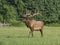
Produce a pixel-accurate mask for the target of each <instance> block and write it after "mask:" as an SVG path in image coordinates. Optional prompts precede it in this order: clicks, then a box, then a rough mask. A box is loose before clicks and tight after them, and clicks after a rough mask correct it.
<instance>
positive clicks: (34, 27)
mask: <svg viewBox="0 0 60 45" xmlns="http://www.w3.org/2000/svg"><path fill="white" fill-rule="evenodd" d="M23 22H24V23H25V24H26V26H27V27H28V28H30V32H29V35H30V34H31V36H32V37H33V31H40V32H41V36H43V26H44V22H43V21H36V20H29V19H28V18H23Z"/></svg>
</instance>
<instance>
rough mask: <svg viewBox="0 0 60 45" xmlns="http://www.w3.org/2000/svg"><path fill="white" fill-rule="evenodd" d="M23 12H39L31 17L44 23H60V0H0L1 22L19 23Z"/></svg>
mask: <svg viewBox="0 0 60 45" xmlns="http://www.w3.org/2000/svg"><path fill="white" fill-rule="evenodd" d="M25 12H27V13H30V12H34V13H36V12H40V13H41V14H42V15H37V16H34V17H33V18H34V19H36V20H43V21H44V22H45V23H46V24H51V23H60V0H0V22H1V23H9V24H15V25H16V24H19V23H20V17H21V15H24V13H25Z"/></svg>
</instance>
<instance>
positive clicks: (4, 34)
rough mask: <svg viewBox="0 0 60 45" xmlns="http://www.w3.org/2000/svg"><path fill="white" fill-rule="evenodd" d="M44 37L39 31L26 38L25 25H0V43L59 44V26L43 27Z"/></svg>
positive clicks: (17, 44) (8, 44)
mask: <svg viewBox="0 0 60 45" xmlns="http://www.w3.org/2000/svg"><path fill="white" fill-rule="evenodd" d="M43 30H44V37H43V38H42V37H41V35H40V32H39V31H35V32H34V37H32V38H31V37H30V38H28V34H29V29H28V28H26V27H0V45H60V27H47V26H45V27H44V29H43Z"/></svg>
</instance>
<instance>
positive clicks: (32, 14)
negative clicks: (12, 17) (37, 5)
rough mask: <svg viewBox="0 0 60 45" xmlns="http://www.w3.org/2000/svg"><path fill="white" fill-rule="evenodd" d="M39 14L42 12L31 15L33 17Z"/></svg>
mask: <svg viewBox="0 0 60 45" xmlns="http://www.w3.org/2000/svg"><path fill="white" fill-rule="evenodd" d="M38 14H40V13H34V14H32V15H30V16H29V17H33V16H36V15H38Z"/></svg>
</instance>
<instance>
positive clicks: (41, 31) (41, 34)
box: [40, 29, 43, 37]
mask: <svg viewBox="0 0 60 45" xmlns="http://www.w3.org/2000/svg"><path fill="white" fill-rule="evenodd" d="M40 32H41V36H42V37H43V30H42V29H40Z"/></svg>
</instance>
